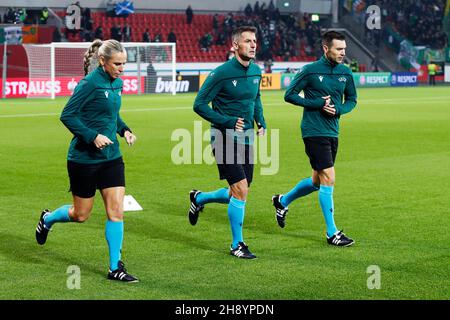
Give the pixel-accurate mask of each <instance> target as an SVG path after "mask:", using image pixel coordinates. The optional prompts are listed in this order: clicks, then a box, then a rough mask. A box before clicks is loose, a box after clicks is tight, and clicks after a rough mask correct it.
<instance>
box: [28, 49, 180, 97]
mask: <svg viewBox="0 0 450 320" xmlns="http://www.w3.org/2000/svg"><path fill="white" fill-rule="evenodd" d="M90 45H91V43H90V42H53V43H51V44H42V45H38V44H24V45H23V46H24V47H25V51H26V53H27V58H28V68H29V82H28V88H27V97H28V98H33V97H45V98H52V99H54V98H55V97H56V96H70V95H71V94H72V92H73V90H74V89H75V86H76V85H77V83H78V82H79V81H80V80H81V79H82V78H83V77H84V69H83V56H84V53H85V52H86V50H87V49H88V48H89V47H90ZM122 45H123V46H124V47H125V49H126V51H127V63H126V65H125V70H124V73H123V76H122V77H121V78H122V79H123V82H124V84H123V93H124V94H150V93H172V94H176V47H175V43H153V42H150V43H147V42H123V43H122ZM160 83H164V84H165V85H164V86H161V85H159V84H160Z"/></svg>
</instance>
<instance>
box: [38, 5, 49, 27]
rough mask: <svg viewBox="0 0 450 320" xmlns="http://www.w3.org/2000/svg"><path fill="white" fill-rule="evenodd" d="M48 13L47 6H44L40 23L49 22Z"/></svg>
mask: <svg viewBox="0 0 450 320" xmlns="http://www.w3.org/2000/svg"><path fill="white" fill-rule="evenodd" d="M48 14H49V13H48V8H47V7H44V8H42V11H41V16H40V17H39V23H40V24H47V20H48Z"/></svg>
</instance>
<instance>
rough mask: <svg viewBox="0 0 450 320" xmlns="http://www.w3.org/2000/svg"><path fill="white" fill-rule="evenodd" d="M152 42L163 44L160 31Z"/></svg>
mask: <svg viewBox="0 0 450 320" xmlns="http://www.w3.org/2000/svg"><path fill="white" fill-rule="evenodd" d="M153 42H163V36H162V34H161V31H159V32H158V33H157V34H156V35H155V38H154V39H153Z"/></svg>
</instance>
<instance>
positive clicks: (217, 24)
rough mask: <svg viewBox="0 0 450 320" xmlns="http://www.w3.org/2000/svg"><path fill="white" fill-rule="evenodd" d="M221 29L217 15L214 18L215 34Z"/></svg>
mask: <svg viewBox="0 0 450 320" xmlns="http://www.w3.org/2000/svg"><path fill="white" fill-rule="evenodd" d="M218 29H219V15H218V14H217V13H216V14H215V15H214V17H213V30H214V33H217V30H218Z"/></svg>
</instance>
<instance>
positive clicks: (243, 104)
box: [188, 26, 266, 259]
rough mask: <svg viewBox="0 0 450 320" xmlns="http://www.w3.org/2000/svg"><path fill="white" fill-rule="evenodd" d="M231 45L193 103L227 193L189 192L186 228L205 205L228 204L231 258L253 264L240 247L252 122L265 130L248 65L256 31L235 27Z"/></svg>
mask: <svg viewBox="0 0 450 320" xmlns="http://www.w3.org/2000/svg"><path fill="white" fill-rule="evenodd" d="M232 42H233V48H234V52H235V57H233V58H232V59H230V60H228V61H227V62H225V63H224V64H222V65H221V66H219V67H217V68H216V69H215V70H213V71H212V72H211V73H210V74H209V76H208V77H207V78H206V80H205V83H204V84H203V85H202V87H201V89H200V91H199V92H198V94H197V97H196V99H195V102H194V111H195V112H196V113H198V114H199V115H200V116H201V117H202V118H204V119H206V120H207V121H209V122H210V123H211V127H212V128H211V144H212V148H213V153H214V156H215V159H216V162H217V167H218V169H219V175H220V179H221V180H222V179H226V180H227V182H228V185H229V188H221V189H218V190H215V191H212V192H201V191H199V190H192V191H191V192H190V194H189V197H190V202H191V206H190V209H189V213H188V215H189V221H190V223H191V224H192V225H195V224H196V223H197V220H198V216H199V213H200V211H202V210H203V208H204V206H205V204H207V203H211V202H216V203H226V204H228V218H229V221H230V225H231V233H232V238H233V241H232V244H231V248H230V254H231V255H233V256H236V257H238V258H243V259H254V258H256V256H255V255H254V254H253V253H251V252H250V250H249V249H248V246H247V244H246V243H245V242H244V239H243V235H242V225H243V223H244V213H245V203H246V200H247V194H248V190H249V187H250V184H251V182H252V179H253V145H252V143H253V132H254V123H255V122H256V124H257V127H258V135H263V134H264V132H265V128H266V123H265V121H264V116H263V109H262V105H261V99H260V92H259V84H260V82H261V69H260V68H259V66H258V65H256V64H255V63H253V62H252V60H253V59H254V58H255V53H256V28H255V27H250V26H242V27H239V28H237V29H236V30H235V31H234V32H233V34H232ZM210 102H211V103H212V108H210V107H209V105H208V104H209V103H210Z"/></svg>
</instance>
